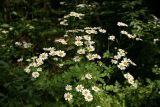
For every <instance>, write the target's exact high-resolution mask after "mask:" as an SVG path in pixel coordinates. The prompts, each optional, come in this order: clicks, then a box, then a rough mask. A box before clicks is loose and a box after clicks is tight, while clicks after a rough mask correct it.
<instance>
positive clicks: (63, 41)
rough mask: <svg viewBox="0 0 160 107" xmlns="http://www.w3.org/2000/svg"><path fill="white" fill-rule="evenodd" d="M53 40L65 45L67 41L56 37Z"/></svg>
mask: <svg viewBox="0 0 160 107" xmlns="http://www.w3.org/2000/svg"><path fill="white" fill-rule="evenodd" d="M55 42H59V43H61V44H63V45H67V41H66V40H65V39H56V40H55Z"/></svg>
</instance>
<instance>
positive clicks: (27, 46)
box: [15, 41, 32, 48]
mask: <svg viewBox="0 0 160 107" xmlns="http://www.w3.org/2000/svg"><path fill="white" fill-rule="evenodd" d="M15 45H16V46H21V47H23V48H31V46H32V44H31V43H27V42H26V41H23V42H22V43H21V42H15Z"/></svg>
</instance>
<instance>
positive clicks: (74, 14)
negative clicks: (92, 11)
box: [60, 12, 84, 25]
mask: <svg viewBox="0 0 160 107" xmlns="http://www.w3.org/2000/svg"><path fill="white" fill-rule="evenodd" d="M83 16H84V14H82V13H77V12H70V13H69V14H68V15H65V16H64V17H63V19H62V20H61V19H60V25H68V20H67V18H69V17H77V18H78V19H82V17H83Z"/></svg>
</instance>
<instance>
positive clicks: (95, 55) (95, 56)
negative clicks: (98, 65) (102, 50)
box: [93, 54, 101, 59]
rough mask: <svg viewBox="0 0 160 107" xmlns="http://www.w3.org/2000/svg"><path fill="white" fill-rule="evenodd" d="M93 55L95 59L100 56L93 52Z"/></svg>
mask: <svg viewBox="0 0 160 107" xmlns="http://www.w3.org/2000/svg"><path fill="white" fill-rule="evenodd" d="M93 56H94V58H96V59H101V56H100V55H98V54H93Z"/></svg>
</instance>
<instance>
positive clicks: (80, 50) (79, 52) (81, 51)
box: [77, 49, 85, 54]
mask: <svg viewBox="0 0 160 107" xmlns="http://www.w3.org/2000/svg"><path fill="white" fill-rule="evenodd" d="M77 53H78V54H85V49H79V50H77Z"/></svg>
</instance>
